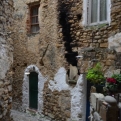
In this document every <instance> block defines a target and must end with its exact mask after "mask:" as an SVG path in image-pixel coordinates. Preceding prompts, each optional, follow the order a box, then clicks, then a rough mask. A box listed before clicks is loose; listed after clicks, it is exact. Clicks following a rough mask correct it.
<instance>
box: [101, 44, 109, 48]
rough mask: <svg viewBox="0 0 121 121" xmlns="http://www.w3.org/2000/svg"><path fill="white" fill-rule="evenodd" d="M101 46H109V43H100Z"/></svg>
mask: <svg viewBox="0 0 121 121" xmlns="http://www.w3.org/2000/svg"><path fill="white" fill-rule="evenodd" d="M100 47H102V48H103V47H108V43H100Z"/></svg>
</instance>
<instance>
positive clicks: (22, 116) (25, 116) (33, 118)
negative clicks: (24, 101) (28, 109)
mask: <svg viewBox="0 0 121 121" xmlns="http://www.w3.org/2000/svg"><path fill="white" fill-rule="evenodd" d="M11 116H12V118H13V121H51V119H50V118H49V117H46V116H44V115H32V114H29V113H23V112H19V111H15V110H11Z"/></svg>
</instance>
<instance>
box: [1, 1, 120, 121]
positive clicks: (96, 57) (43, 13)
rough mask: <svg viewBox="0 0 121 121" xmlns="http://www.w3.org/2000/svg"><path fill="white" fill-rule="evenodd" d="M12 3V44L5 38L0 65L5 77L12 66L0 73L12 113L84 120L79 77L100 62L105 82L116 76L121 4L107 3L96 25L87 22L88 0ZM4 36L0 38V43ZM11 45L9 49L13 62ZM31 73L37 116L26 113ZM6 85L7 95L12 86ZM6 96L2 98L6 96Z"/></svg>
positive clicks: (82, 86)
mask: <svg viewBox="0 0 121 121" xmlns="http://www.w3.org/2000/svg"><path fill="white" fill-rule="evenodd" d="M13 2H14V14H13V17H14V25H13V27H14V30H13V33H14V34H13V40H14V41H13V43H12V40H11V39H10V37H9V38H7V39H6V40H8V41H7V45H9V47H6V48H8V50H9V49H10V51H9V52H11V53H9V54H8V53H7V52H6V53H7V54H8V55H7V57H8V58H5V60H7V62H6V61H2V63H3V62H4V63H7V64H8V65H6V64H2V65H6V67H2V68H6V69H7V70H5V73H6V72H8V70H9V69H10V67H11V66H10V65H11V64H12V63H13V66H12V68H11V69H12V70H11V71H9V72H11V73H7V74H6V76H3V75H5V73H4V74H3V73H1V75H2V76H3V77H2V76H1V77H2V78H1V80H2V81H1V83H3V82H4V81H5V80H8V78H9V80H10V79H11V77H9V76H11V74H13V76H12V77H13V82H12V88H13V90H12V98H13V100H12V109H13V110H17V111H21V112H24V113H27V112H31V111H34V112H36V114H43V115H44V116H48V117H50V119H51V120H57V121H73V120H75V121H85V116H86V103H85V102H86V81H85V77H84V75H83V73H86V71H87V69H88V68H89V67H90V66H93V65H94V64H95V62H101V64H102V65H103V69H104V72H105V76H107V77H108V76H110V75H111V74H112V73H114V72H116V71H118V72H120V68H121V65H120V58H121V57H120V56H121V48H120V42H121V40H120V36H121V22H120V19H121V10H120V7H121V1H119V0H107V2H106V7H105V8H106V17H105V20H106V21H104V22H102V21H98V22H96V23H95V24H93V23H91V22H90V21H91V20H90V19H89V18H90V16H91V15H89V14H91V13H90V11H89V10H91V9H90V5H91V3H90V2H89V0H58V1H57V0H21V1H20V0H19V1H18V0H13ZM103 2H105V0H103ZM3 3H4V2H3ZM5 3H7V2H5ZM102 4H103V3H102ZM10 5H11V3H10ZM99 5H101V4H99ZM98 11H99V10H98ZM103 12H104V11H103ZM11 14H12V12H10V15H11ZM98 16H99V15H98ZM6 17H9V14H8V16H6ZM9 18H11V17H9ZM7 20H8V19H7ZM9 20H10V21H11V19H9ZM7 22H8V21H7ZM7 25H8V24H7ZM5 27H7V26H5ZM38 28H39V29H38ZM9 29H10V28H9V26H8V28H5V30H7V32H6V33H7V34H5V35H6V37H8V35H9V31H8V30H9ZM38 30H39V31H38ZM5 35H4V36H3V35H1V38H3V39H1V41H0V42H2V40H4V37H5ZM10 36H12V35H11V34H10ZM9 42H10V43H9ZM3 44H4V43H3ZM11 45H13V46H14V51H13V57H12V49H13V47H12V46H11ZM1 47H2V46H1ZM2 50H3V49H2ZM8 50H6V51H8ZM4 53H5V52H4ZM1 56H2V55H1ZM4 57H6V56H4ZM9 57H10V58H9ZM12 58H13V62H12ZM34 72H35V73H36V74H37V75H38V76H37V79H38V83H37V98H36V101H37V109H36V111H35V110H31V108H30V102H31V99H30V88H31V87H30V84H29V83H30V78H31V74H32V73H34ZM7 82H9V81H7ZM5 84H6V83H5ZM5 84H4V83H3V84H1V85H3V86H5ZM6 85H7V86H5V87H6V88H8V90H10V91H11V88H10V87H9V86H11V85H9V84H8V83H7V84H6ZM8 85H9V86H8ZM1 89H2V88H1ZM10 91H7V92H6V93H5V94H6V95H8V97H10V96H11V93H10ZM9 95H10V96H9ZM5 100H6V99H5ZM5 102H8V101H5ZM7 106H8V105H7Z"/></svg>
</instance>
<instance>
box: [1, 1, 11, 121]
mask: <svg viewBox="0 0 121 121" xmlns="http://www.w3.org/2000/svg"><path fill="white" fill-rule="evenodd" d="M12 25H13V1H12V0H9V1H8V0H1V1H0V121H9V120H10V109H11V103H12V63H13V38H12V36H13V28H12Z"/></svg>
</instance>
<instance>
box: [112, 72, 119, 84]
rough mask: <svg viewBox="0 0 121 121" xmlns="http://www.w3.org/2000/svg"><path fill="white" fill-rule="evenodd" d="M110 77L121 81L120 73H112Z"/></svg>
mask: <svg viewBox="0 0 121 121" xmlns="http://www.w3.org/2000/svg"><path fill="white" fill-rule="evenodd" d="M112 78H114V79H116V81H117V82H118V83H121V74H113V75H112Z"/></svg>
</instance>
